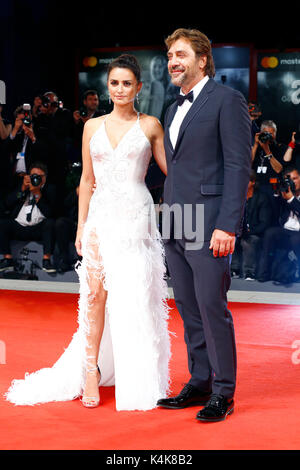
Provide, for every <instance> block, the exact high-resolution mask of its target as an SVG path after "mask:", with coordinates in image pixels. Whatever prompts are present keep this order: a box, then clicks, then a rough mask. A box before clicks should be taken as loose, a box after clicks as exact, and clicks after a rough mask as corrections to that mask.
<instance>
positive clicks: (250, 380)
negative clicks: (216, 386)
mask: <svg viewBox="0 0 300 470" xmlns="http://www.w3.org/2000/svg"><path fill="white" fill-rule="evenodd" d="M0 296H1V298H0V341H1V343H0V344H1V345H2V349H1V351H2V356H1V357H0V372H1V381H0V395H1V397H0V416H1V427H0V449H2V450H12V449H18V450H21V449H22V450H23V449H28V450H29V449H43V450H44V449H50V450H51V449H66V450H67V449H78V450H80V449H119V450H121V449H129V450H131V449H137V450H141V449H158V450H163V449H167V450H174V449H180V450H181V449H182V450H184V449H185V450H187V449H188V450H192V449H203V450H204V449H205V450H214V449H219V450H223V449H225V450H231V449H236V450H237V449H239V450H273V449H278V450H286V449H291V450H294V449H299V447H300V432H299V424H300V410H299V392H300V364H297V362H298V361H297V360H296V361H295V360H294V361H292V354H293V353H294V357H295V358H296V359H297V357H298V358H300V352H299V354H298V353H297V350H296V349H293V348H292V344H293V342H294V341H296V340H300V328H299V320H300V308H299V307H294V306H284V305H262V304H244V303H232V304H231V305H230V309H231V311H232V313H233V316H234V321H235V330H236V339H237V348H238V384H237V392H236V397H235V398H236V407H235V412H234V413H233V415H231V416H230V417H229V418H228V419H227V420H226V421H224V422H221V423H213V424H204V423H200V422H198V421H196V420H195V415H196V413H197V411H198V408H197V407H196V408H189V409H185V410H177V411H172V410H162V409H156V410H152V411H148V412H124V411H123V412H117V411H115V403H114V388H112V387H111V388H106V389H105V388H101V396H102V401H103V404H102V406H100V407H99V408H96V409H92V410H88V409H85V408H83V406H82V405H81V403H80V401H79V400H74V401H72V402H62V403H49V404H46V405H39V406H34V407H19V406H17V407H16V406H14V405H12V404H11V403H8V402H6V401H5V400H4V399H3V398H2V396H3V394H4V393H5V392H6V390H7V388H8V386H9V384H10V382H11V380H12V379H13V378H22V377H23V376H24V373H25V372H26V371H28V372H32V371H34V370H36V369H40V368H41V367H49V366H51V365H52V364H53V363H54V362H55V361H56V360H57V358H58V357H59V356H60V354H61V352H62V351H63V348H65V347H66V346H67V345H68V343H69V341H70V339H71V336H72V335H73V333H74V332H75V330H76V329H77V295H74V294H52V293H36V292H15V291H0ZM172 305H173V306H174V303H172ZM170 330H171V331H176V333H177V337H176V338H173V339H172V352H173V357H172V362H171V372H172V381H173V382H172V383H173V385H172V389H173V392H174V393H177V392H179V391H180V389H181V388H182V383H183V382H185V381H186V380H187V379H188V374H187V366H186V351H185V345H184V341H183V330H182V323H181V319H180V317H179V314H178V312H177V311H176V309H175V308H174V309H173V311H172V314H171V320H170ZM299 343H300V341H299ZM3 345H5V346H6V364H1V362H4V361H3V358H4V356H3V354H4V351H3ZM298 349H300V346H298Z"/></svg>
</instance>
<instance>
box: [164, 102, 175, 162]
mask: <svg viewBox="0 0 300 470" xmlns="http://www.w3.org/2000/svg"><path fill="white" fill-rule="evenodd" d="M177 108H178V105H177V102H176V101H175V102H174V103H173V104H172V105H171V107H170V109H169V112H168V116H167V122H166V126H165V135H166V144H167V146H168V147H169V150H170V151H171V153H172V154H173V153H174V148H173V145H172V142H171V139H170V126H171V124H172V121H173V119H174V116H175V114H176V111H177Z"/></svg>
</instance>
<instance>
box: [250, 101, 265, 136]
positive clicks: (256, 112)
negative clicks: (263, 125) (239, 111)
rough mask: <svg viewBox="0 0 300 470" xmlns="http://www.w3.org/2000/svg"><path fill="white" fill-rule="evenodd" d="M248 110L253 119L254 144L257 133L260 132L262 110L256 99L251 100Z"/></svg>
mask: <svg viewBox="0 0 300 470" xmlns="http://www.w3.org/2000/svg"><path fill="white" fill-rule="evenodd" d="M248 111H249V116H250V119H251V127H252V129H251V132H252V145H254V142H255V135H256V134H257V133H259V127H260V126H259V124H258V119H259V118H260V117H261V115H262V112H261V110H260V106H259V105H258V104H257V103H255V102H254V101H249V103H248Z"/></svg>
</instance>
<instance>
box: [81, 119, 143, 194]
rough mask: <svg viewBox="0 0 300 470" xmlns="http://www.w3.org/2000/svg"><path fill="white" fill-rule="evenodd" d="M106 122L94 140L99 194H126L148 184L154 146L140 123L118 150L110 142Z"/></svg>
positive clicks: (126, 136) (137, 122) (138, 121)
mask: <svg viewBox="0 0 300 470" xmlns="http://www.w3.org/2000/svg"><path fill="white" fill-rule="evenodd" d="M105 121H106V119H104V121H103V122H102V123H101V125H100V127H99V129H98V130H97V131H96V132H95V133H94V134H93V136H92V138H91V140H90V154H91V158H92V163H93V170H94V175H95V178H96V183H97V190H99V191H103V190H105V191H112V192H114V191H117V192H118V193H120V194H121V193H122V192H124V191H128V188H129V187H131V188H132V189H133V188H134V186H135V185H140V184H144V181H145V176H146V173H147V169H148V165H149V161H150V158H151V155H152V152H151V145H150V142H149V140H148V139H147V137H146V135H145V134H144V132H143V130H142V129H141V126H140V118H139V114H138V118H137V121H136V122H135V123H134V124H133V125H132V126H131V128H130V129H129V130H128V131H127V132H126V134H125V135H124V136H123V137H122V139H121V140H120V142H119V144H118V145H117V147H116V148H113V147H112V145H111V143H110V140H109V138H108V135H107V132H106V127H105Z"/></svg>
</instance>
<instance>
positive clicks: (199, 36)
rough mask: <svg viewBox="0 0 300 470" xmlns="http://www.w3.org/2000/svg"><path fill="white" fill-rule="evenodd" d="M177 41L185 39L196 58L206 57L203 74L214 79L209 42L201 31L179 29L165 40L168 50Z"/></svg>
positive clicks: (213, 66)
mask: <svg viewBox="0 0 300 470" xmlns="http://www.w3.org/2000/svg"><path fill="white" fill-rule="evenodd" d="M178 39H185V40H186V41H188V42H189V43H190V44H191V47H192V48H193V50H194V52H195V54H196V56H198V57H201V56H202V55H204V56H206V58H207V61H206V66H205V73H206V74H207V75H208V76H209V77H211V78H212V77H214V76H215V74H216V71H215V65H214V59H213V55H212V48H211V42H210V40H209V39H208V37H207V36H206V35H205V34H203V33H201V31H198V29H186V28H179V29H176V31H174V33H172V34H171V35H170V36H168V37H167V38H166V39H165V44H166V46H167V48H168V50H169V49H170V47H171V46H172V44H173V43H174V42H175V41H177V40H178Z"/></svg>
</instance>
